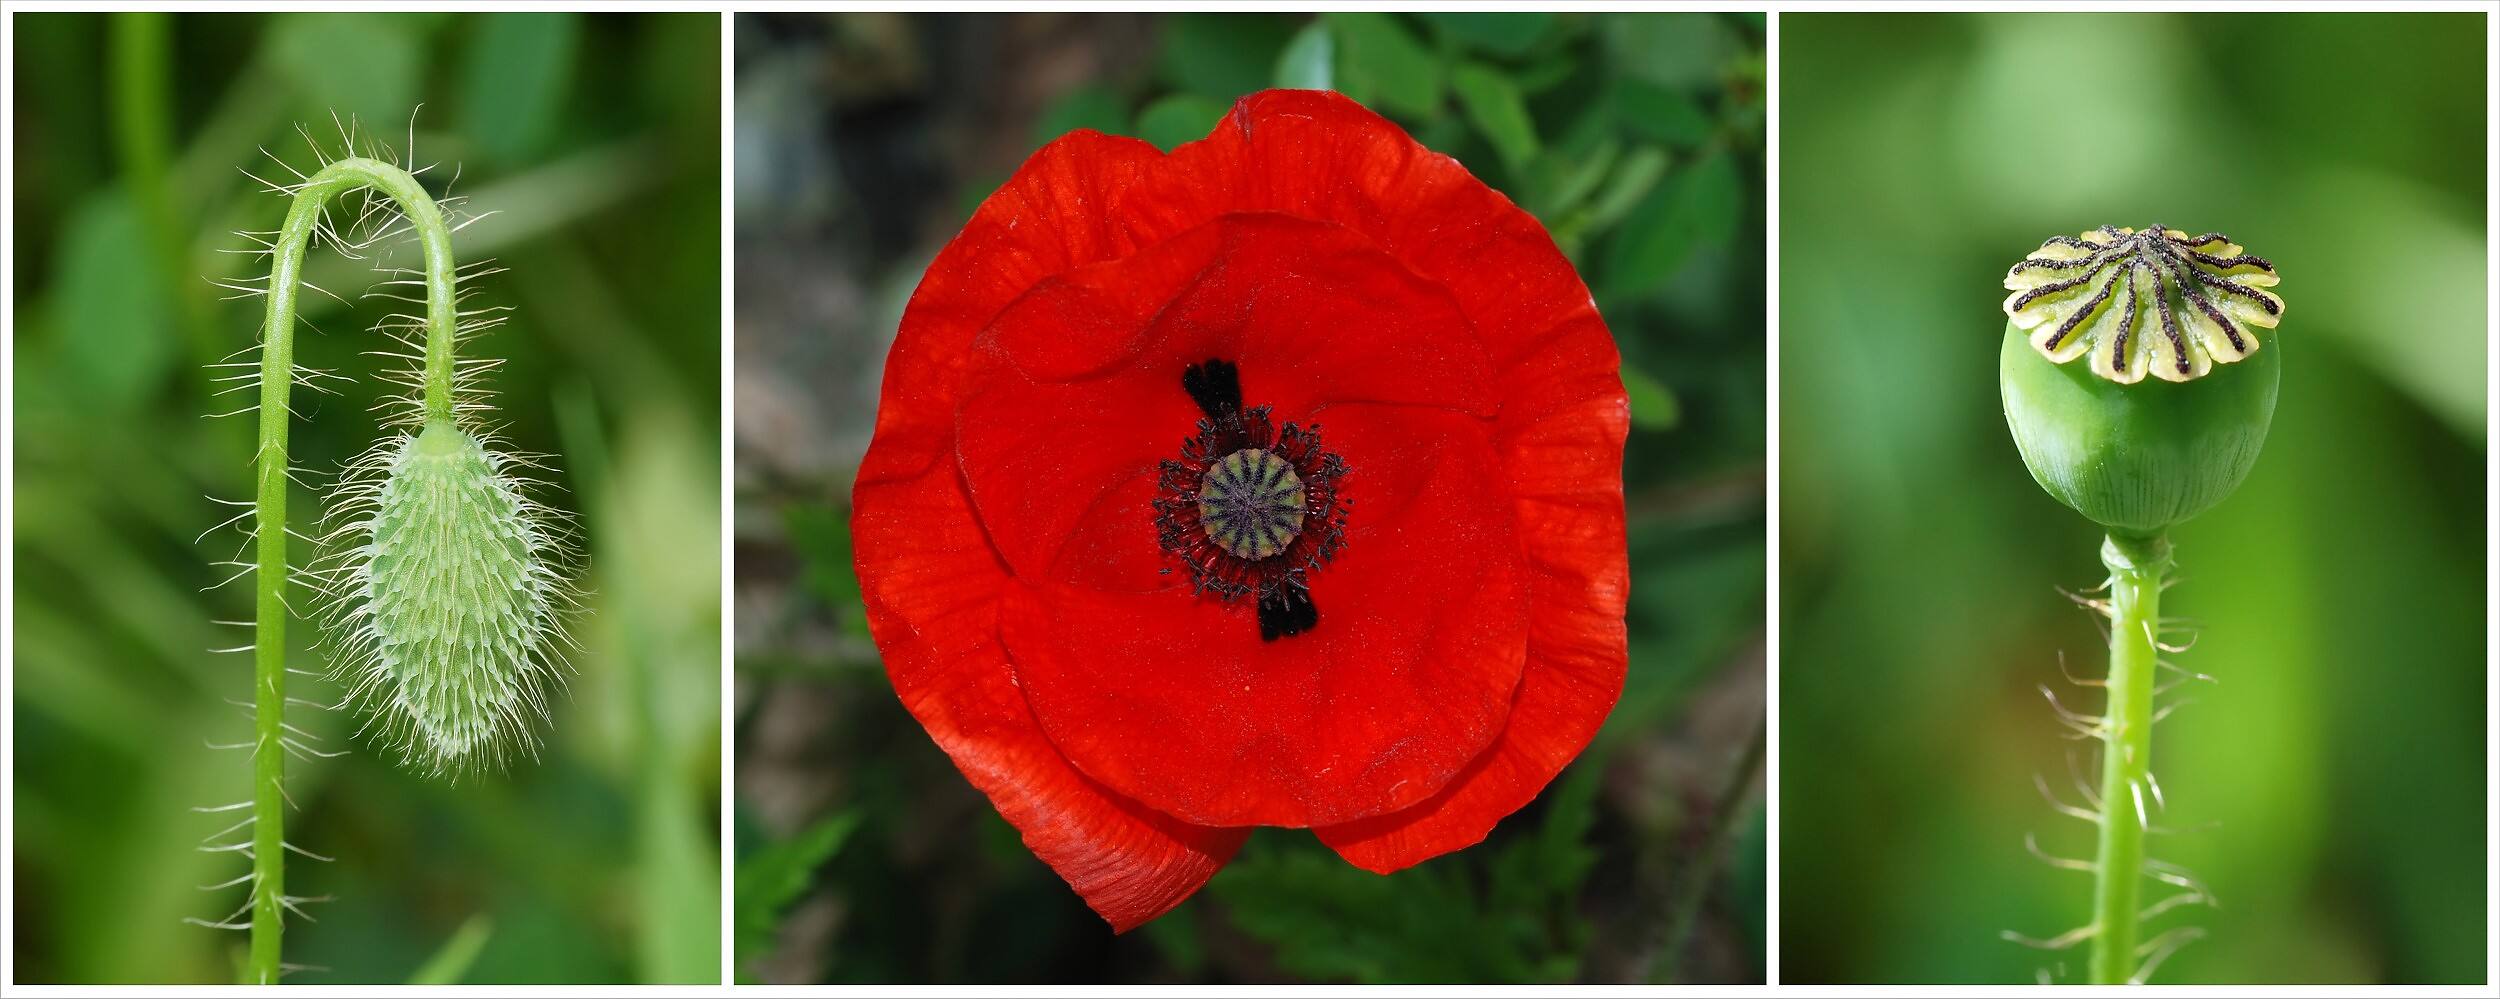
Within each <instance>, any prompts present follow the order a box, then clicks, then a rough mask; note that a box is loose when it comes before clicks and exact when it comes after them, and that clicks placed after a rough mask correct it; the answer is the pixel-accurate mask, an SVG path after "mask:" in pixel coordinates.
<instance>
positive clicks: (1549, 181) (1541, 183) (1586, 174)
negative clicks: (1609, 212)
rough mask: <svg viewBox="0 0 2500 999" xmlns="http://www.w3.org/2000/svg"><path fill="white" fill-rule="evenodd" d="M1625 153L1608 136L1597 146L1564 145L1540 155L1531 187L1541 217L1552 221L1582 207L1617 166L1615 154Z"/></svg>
mask: <svg viewBox="0 0 2500 999" xmlns="http://www.w3.org/2000/svg"><path fill="white" fill-rule="evenodd" d="M1622 152H1623V144H1622V143H1620V142H1617V141H1615V138H1614V137H1613V136H1606V137H1604V139H1603V140H1601V141H1600V142H1599V143H1598V144H1597V147H1596V148H1594V149H1589V150H1586V151H1579V152H1575V151H1572V150H1567V149H1564V148H1562V147H1559V146H1558V147H1554V148H1549V149H1547V150H1546V151H1545V152H1544V154H1543V155H1540V156H1539V157H1537V161H1536V165H1535V168H1534V169H1533V170H1532V171H1531V172H1530V175H1531V176H1532V177H1533V178H1534V181H1533V183H1532V186H1531V189H1532V190H1533V191H1535V198H1534V203H1535V205H1536V214H1537V216H1538V217H1540V218H1543V219H1547V220H1548V224H1549V225H1550V224H1551V222H1552V220H1554V219H1557V218H1560V217H1561V216H1562V215H1563V214H1564V213H1565V212H1569V211H1571V210H1572V209H1575V208H1578V207H1580V203H1581V202H1582V201H1585V200H1587V199H1588V196H1589V195H1590V194H1591V193H1593V192H1595V191H1596V190H1597V185H1599V184H1601V183H1604V182H1605V180H1606V177H1607V171H1608V170H1610V169H1612V168H1613V167H1614V165H1615V157H1616V156H1618V155H1621V154H1622Z"/></svg>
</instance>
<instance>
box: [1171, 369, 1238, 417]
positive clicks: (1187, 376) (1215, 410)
mask: <svg viewBox="0 0 2500 999" xmlns="http://www.w3.org/2000/svg"><path fill="white" fill-rule="evenodd" d="M1181 391H1184V392H1187V393H1189V400H1190V401H1191V402H1195V403H1197V404H1198V409H1199V411H1200V412H1203V413H1205V414H1207V418H1208V419H1210V420H1222V419H1224V418H1225V417H1228V416H1231V415H1232V414H1234V413H1238V412H1241V369H1240V368H1237V367H1234V366H1233V362H1231V361H1227V360H1224V359H1222V358H1208V359H1207V361H1206V363H1204V364H1192V365H1190V366H1189V367H1187V368H1185V369H1183V370H1182V371H1181Z"/></svg>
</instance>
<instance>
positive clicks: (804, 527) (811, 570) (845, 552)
mask: <svg viewBox="0 0 2500 999" xmlns="http://www.w3.org/2000/svg"><path fill="white" fill-rule="evenodd" d="M781 524H782V529H783V530H785V531H788V532H789V534H790V549H791V550H792V551H794V552H797V553H798V555H799V558H800V560H801V566H800V574H799V580H800V582H801V583H802V584H804V585H805V586H806V588H807V591H808V592H809V593H812V594H814V595H815V596H816V598H817V599H819V600H822V601H824V602H825V606H827V607H830V608H832V609H833V613H834V616H835V618H836V619H838V620H840V621H841V622H842V625H843V627H844V628H845V629H846V630H849V631H852V632H854V633H856V634H858V635H860V636H861V637H863V638H864V637H867V633H868V617H867V613H866V611H865V610H864V609H863V607H862V604H861V597H860V592H859V574H858V573H857V572H856V571H854V570H853V569H852V567H851V522H850V518H849V516H848V515H847V514H846V513H844V511H842V510H841V509H838V508H836V507H833V506H831V505H828V504H822V503H793V504H791V505H790V506H788V507H786V508H784V509H783V510H782V517H781Z"/></svg>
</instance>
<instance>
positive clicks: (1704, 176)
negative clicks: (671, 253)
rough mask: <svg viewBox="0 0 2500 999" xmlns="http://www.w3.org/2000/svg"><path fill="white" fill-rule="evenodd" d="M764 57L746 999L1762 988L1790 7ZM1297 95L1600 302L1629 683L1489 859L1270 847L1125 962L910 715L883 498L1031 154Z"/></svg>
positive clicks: (1184, 25) (748, 306)
mask: <svg viewBox="0 0 2500 999" xmlns="http://www.w3.org/2000/svg"><path fill="white" fill-rule="evenodd" d="M737 25H738V27H737V31H738V39H737V42H738V45H737V48H738V56H737V59H738V62H737V66H736V74H737V112H736V113H737V132H736V134H737V138H736V142H737V144H738V176H737V177H736V178H735V185H736V197H737V207H736V211H737V218H738V226H737V237H736V238H737V249H738V278H737V280H738V282H739V286H738V289H737V291H738V294H737V304H738V316H737V319H738V323H737V329H738V343H737V349H738V358H739V363H738V365H737V370H738V374H737V377H738V385H737V398H738V411H737V414H736V426H737V432H736V442H737V443H736V446H737V459H738V460H737V466H736V467H737V482H736V486H735V488H736V503H737V513H738V516H737V519H736V524H737V527H736V530H737V545H738V553H737V554H738V558H737V564H738V576H737V579H736V581H735V582H736V599H737V601H738V611H739V613H738V618H737V619H738V622H739V633H738V635H737V636H736V645H737V652H738V684H737V692H736V710H737V713H738V725H737V738H738V740H739V748H738V761H739V774H738V794H737V805H736V808H737V830H738V850H737V854H738V875H737V877H738V900H739V901H738V913H737V918H738V957H739V965H738V966H739V974H740V976H741V978H744V979H750V980H761V981H776V982H815V981H836V982H895V981H1020V980H1060V979H1065V980H1075V981H1107V982H1135V981H1143V982H1181V981H1217V982H1242V981H1250V982H1268V981H1319V982H1357V981H1361V982H1371V981H1390V982H1400V981H1423V982H1452V981H1490V982H1505V981H1523V982H1541V981H1579V980H1592V981H1716V982H1744V981H1760V980H1761V978H1762V975H1763V957H1762V946H1763V943H1762V941H1763V936H1762V919H1763V895H1762V892H1763V888H1762V886H1763V880H1764V876H1763V840H1764V837H1763V822H1762V816H1761V810H1760V807H1759V804H1758V801H1757V798H1758V791H1757V790H1756V788H1758V784H1757V779H1758V772H1759V755H1758V754H1759V747H1760V738H1761V736H1760V732H1761V725H1762V701H1763V694H1764V674H1763V630H1762V622H1763V616H1764V605H1763V597H1762V592H1763V585H1764V576H1763V573H1764V551H1763V548H1764V533H1765V522H1764V465H1763V411H1764V394H1763V374H1762V373H1763V366H1764V353H1763V347H1764V336H1763V317H1762V303H1763V292H1764V275H1763V257H1764V246H1763V242H1762V219H1763V197H1762V191H1763V183H1762V177H1763V168H1762V163H1763V160H1762V153H1763V151H1762V123H1763V118H1764V109H1763V68H1764V58H1763V23H1762V17H1761V15H1758V14H1757V15H1736V16H1721V15H1698V14H1695V15H1667V16H1659V15H1604V16H1576V15H1547V14H1524V15H1504V14H1485V15H1474V14H1462V15H1426V16H1410V15H1384V14H1331V15H1325V16H1322V17H1319V18H1317V19H1313V18H1309V17H1302V16H1285V15H1274V16H1270V15H1182V16H1176V17H1145V16H1087V15H1034V16H1016V17H992V16H963V15H957V16H899V15H875V14H856V15H840V16H796V15H793V16H741V17H740V18H739V19H738V21H737ZM1279 82H1286V83H1294V84H1299V85H1305V86H1334V87H1335V88H1336V89H1339V90H1342V91H1344V92H1345V93H1347V94H1348V95H1349V96H1352V97H1355V98H1356V99H1358V100H1362V101H1364V102H1365V103H1367V104H1369V105H1371V106H1372V107H1373V108H1375V109H1376V110H1379V111H1381V112H1382V113H1384V114H1387V115H1389V116H1390V117H1391V118H1393V119H1395V120H1397V121H1398V122H1399V123H1401V124H1402V125H1404V126H1406V127H1407V128H1408V129H1410V130H1411V131H1412V132H1414V134H1415V135H1416V137H1417V138H1419V139H1420V140H1422V141H1423V142H1424V143H1425V144H1426V145H1429V146H1431V147H1432V148H1435V149H1438V150H1441V151H1444V152H1448V153H1451V154H1453V155H1455V156H1457V157H1459V158H1460V159H1461V160H1462V161H1464V162H1465V163H1466V164H1467V165H1468V167H1469V168H1470V169H1471V170H1473V171H1474V172H1475V173H1476V175H1477V176H1479V177H1482V178H1484V179H1485V180H1486V181H1487V182H1488V183H1490V184H1492V185H1493V186H1494V187H1495V188H1497V189H1499V190H1502V191H1504V192H1505V193H1507V194H1509V195H1510V196H1511V197H1512V198H1514V199H1515V200H1518V201H1519V202H1520V203H1521V204H1522V205H1524V206H1526V207H1527V208H1529V209H1530V210H1531V211H1533V212H1535V213H1536V214H1537V215H1538V216H1539V217H1540V218H1542V219H1543V220H1544V221H1545V223H1546V224H1547V226H1548V227H1549V228H1551V229H1552V230H1553V231H1554V234H1555V236H1556V238H1557V240H1558V241H1559V242H1560V243H1561V244H1562V246H1563V248H1564V249H1565V251H1566V252H1568V253H1570V254H1571V255H1572V257H1573V259H1574V260H1575V261H1576V262H1577V263H1578V265H1579V267H1580V269H1581V273H1582V275H1583V276H1584V277H1586V278H1587V279H1588V281H1589V283H1590V285H1591V286H1592V287H1593V288H1594V290H1595V291H1596V294H1597V299H1598V304H1599V306H1600V309H1601V311H1602V312H1603V314H1604V315H1605V317H1606V319H1607V321H1608V323H1609V324H1610V325H1611V326H1612V327H1613V329H1614V332H1615V335H1616V337H1617V338H1618V340H1619V341H1620V342H1621V345H1622V349H1623V354H1624V360H1625V363H1626V372H1625V376H1626V381H1627V382H1628V383H1629V386H1630V388H1631V392H1632V400H1633V415H1634V421H1635V429H1634V431H1633V434H1632V440H1631V444H1630V448H1629V452H1628V454H1627V456H1626V459H1625V466H1626V467H1625V478H1626V485H1627V498H1628V501H1629V507H1630V511H1631V513H1630V515H1631V548H1632V573H1633V584H1632V609H1631V621H1630V624H1631V635H1632V658H1631V675H1630V679H1629V681H1628V682H1627V684H1626V688H1625V691H1624V697H1623V701H1622V703H1621V704H1620V705H1619V706H1618V707H1617V708H1616V709H1615V712H1614V714H1613V715H1612V716H1611V718H1610V720H1609V722H1608V725H1607V728H1606V730H1605V731H1604V732H1603V733H1602V734H1601V735H1600V736H1599V738H1598V741H1597V743H1596V744H1595V745H1594V746H1592V747H1591V748H1590V749H1589V751H1588V752H1586V753H1585V754H1583V755H1582V756H1581V758H1580V759H1579V761H1578V762H1577V763H1576V764H1574V765H1573V766H1572V767H1571V768H1570V769H1568V770H1566V771H1564V773H1563V774H1562V776H1561V777H1560V778H1558V779H1557V780H1556V782H1555V783H1554V784H1553V785H1552V786H1551V787H1549V788H1548V789H1547V790H1546V792H1545V793H1544V794H1543V795H1542V796H1541V797H1540V798H1539V799H1538V801H1536V802H1535V803H1533V804H1531V805H1530V806H1528V807H1527V808H1526V809H1523V810H1522V811H1520V812H1519V813H1517V814H1515V815H1513V816H1511V817H1510V818H1509V819H1507V820H1505V821H1504V822H1503V823H1502V824H1501V825H1500V826H1499V827H1498V828H1497V829H1495V830H1494V832H1493V835H1492V837H1491V839H1489V840H1488V841H1487V842H1486V843H1484V844H1483V845H1480V846H1478V847H1475V848H1473V849H1470V850H1466V851H1463V852H1461V853H1459V854H1456V855H1453V856H1449V857H1444V858H1440V859H1436V860H1433V861H1431V862H1428V863H1425V864H1423V865H1421V866H1419V867H1416V868H1413V869H1411V870H1408V871H1405V872H1401V873H1399V874H1396V875H1393V876H1390V877H1386V878H1383V877H1380V876H1377V875H1373V874H1369V873H1366V872H1363V871H1361V870H1358V869H1356V868H1354V867H1352V866H1350V865H1347V864H1345V863H1344V862H1342V861H1340V860H1338V859H1337V858H1336V857H1335V855H1333V854H1331V853H1329V852H1328V851H1327V850H1326V849H1325V848H1324V847H1322V846H1320V845H1319V844H1318V842H1317V841H1315V840H1314V839H1312V838H1311V836H1310V835H1309V834H1308V833H1307V832H1300V831H1286V830H1262V831H1260V832H1259V833H1258V834H1256V835H1255V836H1253V837H1252V839H1251V841H1250V843H1249V845H1248V846H1247V847H1246V848H1245V849H1244V850H1243V851H1242V853H1241V855H1240V856H1239V857H1238V858H1237V859H1235V860H1234V861H1233V863H1232V864H1231V866H1229V867H1228V868H1226V869H1225V870H1224V871H1223V873H1221V874H1219V875H1218V876H1217V877H1216V878H1215V880H1214V881H1213V882H1212V883H1211V884H1210V885H1209V886H1208V888H1207V889H1206V890H1205V891H1203V892H1201V893H1200V894H1199V895H1198V896H1197V897H1196V898H1194V899H1192V900H1191V901H1189V902H1188V903H1186V904H1184V905H1183V906H1182V907H1181V908H1180V909H1178V910H1176V911H1175V912H1173V913H1172V914H1170V915H1168V916H1165V917H1164V918H1162V919H1160V920H1158V921H1156V922H1154V923H1152V924H1149V925H1148V926H1147V927H1145V928H1144V929H1141V930H1139V931H1136V932H1133V933H1131V934H1128V935H1127V936H1124V937H1116V938H1115V937H1114V936H1112V934H1111V933H1110V932H1109V930H1108V928H1107V927H1106V926H1105V925H1104V924H1103V923H1102V921H1101V920H1099V919H1097V918H1095V917H1094V915H1093V914H1092V913H1091V912H1090V911H1088V910H1087V909H1086V908H1085V906H1084V904H1083V903H1082V902H1081V901H1079V900H1078V898H1077V897H1076V895H1075V894H1074V893H1073V892H1070V891H1069V890H1068V888H1067V887H1066V885H1065V884H1063V883H1062V882H1061V881H1060V880H1059V879H1058V878H1057V877H1056V876H1055V875H1053V874H1052V873H1051V872H1050V871H1049V869H1048V868H1046V867H1044V866H1043V865H1042V863H1041V862H1040V861H1038V860H1036V859H1034V857H1033V856H1032V854H1030V853H1029V852H1027V851H1026V850H1025V849H1024V847H1023V845H1022V844H1021V843H1020V842H1019V840H1018V838H1017V836H1016V834H1015V832H1014V830H1013V829H1012V828H1010V827H1009V826H1008V825H1007V824H1006V823H1005V822H1004V821H1003V820H1001V819H999V818H998V816H997V815H996V813H995V812H994V811H992V810H991V808H990V807H989V804H988V803H987V801H986V800H985V799H983V798H982V797H981V796H980V795H979V794H978V793H976V792H975V791H973V789H972V788H971V787H970V786H969V785H968V784H966V783H965V782H964V780H963V779H962V777H961V776H959V775H958V774H957V773H956V772H955V770H954V768H953V766H952V765H951V764H950V763H949V762H948V761H947V759H946V757H945V755H944V754H942V753H941V752H939V751H938V749H937V748H936V747H935V746H934V745H932V744H931V743H930V741H929V739H928V736H927V735H926V734H924V733H923V732H922V731H921V729H920V727H919V726H918V725H917V724H915V723H914V722H913V721H912V719H911V717H910V716H909V715H908V714H906V713H905V712H904V711H903V709H902V706H901V705H900V704H899V703H898V702H897V701H896V700H895V697H894V693H893V690H892V688H891V687H890V686H889V685H888V684H887V682H886V678H885V674H884V671H883V670H882V669H881V668H880V666H879V663H878V661H877V654H876V649H875V647H874V646H873V645H871V644H870V642H869V641H868V637H867V632H866V629H865V626H864V624H863V622H862V616H861V610H860V607H859V595H858V588H857V585H856V583H855V581H854V579H853V576H852V571H851V556H850V545H849V539H848V537H847V533H846V525H847V523H848V519H849V515H848V511H847V509H846V505H847V502H848V497H849V495H850V484H851V476H852V473H853V470H854V468H855V466H856V464H857V462H858V459H859V455H860V452H861V450H862V449H863V448H864V447H865V445H866V443H867V439H868V434H869V430H870V427H871V425H872V420H873V417H874V412H875V405H876V395H877V388H878V384H879V381H880V377H881V374H882V372H883V368H884V363H883V362H884V355H885V350H886V347H887V344H888V343H889V342H890V341H891V339H892V337H893V335H894V329H895V325H896V322H897V321H898V319H899V317H900V314H901V310H902V307H903V304H904V302H905V301H906V300H907V299H908V298H909V297H910V294H911V291H912V289H913V287H914V286H915V285H916V284H917V283H918V281H919V277H920V274H921V271H922V269H923V268H924V267H926V265H927V263H928V260H929V259H930V257H931V256H933V255H934V254H935V253H936V252H937V250H938V248H939V247H941V246H943V245H944V244H945V242H946V240H948V239H949V238H951V237H952V236H953V235H954V234H955V232H956V231H957V230H958V229H960V227H961V226H962V224H963V220H964V219H965V218H966V216H967V215H969V213H970V212H971V210H972V208H973V206H975V205H977V204H978V203H979V202H980V200H981V199H982V198H984V197H986V196H987V195H988V194H989V193H990V192H991V191H992V190H993V189H994V188H995V187H996V186H997V184H998V183H999V182H1000V181H1002V180H1004V179H1006V177H1007V176H1008V175H1009V173H1011V172H1012V171H1013V170H1014V169H1015V167H1016V165H1017V164H1018V163H1020V162H1022V161H1023V159H1024V158H1025V157H1026V156H1027V155H1029V154H1030V153H1031V152H1032V151H1033V150H1034V149H1035V148H1037V147H1038V146H1039V145H1041V144H1042V143H1043V142H1045V141H1047V140H1049V139H1050V138H1053V137H1055V136H1057V135H1059V134H1061V133H1063V132H1065V131H1067V130H1069V129H1072V128H1078V127H1091V128H1096V129H1100V130H1103V131H1107V132H1114V133H1123V134H1132V135H1137V136H1140V137H1142V138H1145V139H1147V140H1149V141H1153V142H1155V143H1157V144H1159V145H1162V146H1164V147H1165V148H1169V147H1171V146H1172V145H1174V144H1177V143H1179V142H1182V141H1187V140H1191V139H1195V138H1199V137H1202V136H1204V135H1205V134H1206V133H1207V131H1208V130H1209V129H1211V128H1212V127H1213V125H1214V124H1215V122H1216V120H1217V119H1218V118H1220V117H1221V116H1222V115H1223V113H1224V112H1225V110H1226V109H1227V108H1228V107H1229V106H1230V104H1231V102H1232V100H1233V99H1234V98H1235V97H1237V96H1239V95H1241V94H1244V93H1248V92H1251V91H1255V90H1259V89H1262V88H1265V87H1268V86H1272V85H1276V84H1278V83H1279ZM1749 748H1750V749H1751V750H1752V753H1751V754H1749V752H1748V750H1749Z"/></svg>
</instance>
